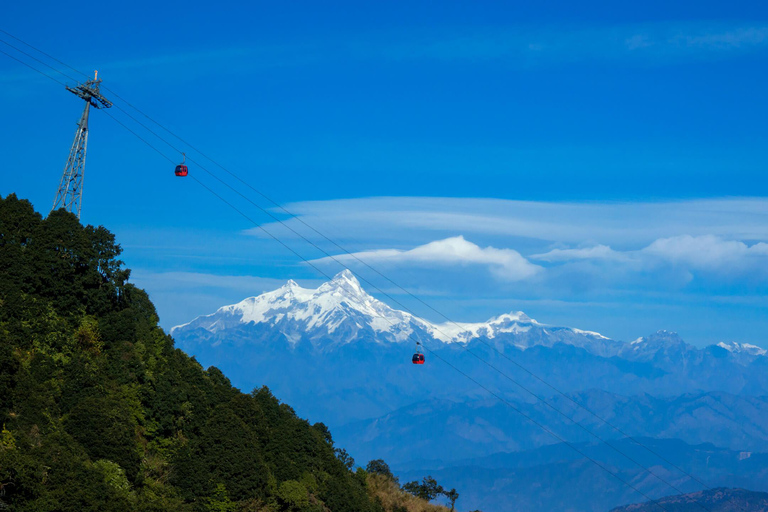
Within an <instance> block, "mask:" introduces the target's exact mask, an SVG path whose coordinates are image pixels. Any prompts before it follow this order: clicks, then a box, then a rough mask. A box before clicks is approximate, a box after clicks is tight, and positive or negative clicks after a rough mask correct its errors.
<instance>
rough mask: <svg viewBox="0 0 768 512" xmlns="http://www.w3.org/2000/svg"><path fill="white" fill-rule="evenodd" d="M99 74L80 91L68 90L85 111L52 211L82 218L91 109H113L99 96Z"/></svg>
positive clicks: (73, 88)
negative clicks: (82, 104)
mask: <svg viewBox="0 0 768 512" xmlns="http://www.w3.org/2000/svg"><path fill="white" fill-rule="evenodd" d="M99 84H101V80H99V79H98V74H96V75H94V77H93V80H88V81H87V82H85V83H83V84H78V85H77V87H69V86H67V90H68V91H69V92H71V93H73V94H75V95H77V96H78V97H79V98H81V99H83V100H85V109H83V115H82V116H81V117H80V122H78V123H77V131H76V132H75V140H74V141H72V148H71V149H70V150H69V158H67V164H66V165H65V166H64V172H63V173H62V175H61V182H59V189H58V191H57V192H56V198H55V199H54V200H53V207H52V208H51V211H53V210H56V209H58V208H64V209H65V210H67V211H68V212H72V213H74V214H75V215H77V218H78V219H79V218H80V209H81V208H82V199H83V177H84V175H85V154H86V150H87V148H88V114H89V113H90V109H91V105H93V106H94V107H96V108H109V107H111V106H112V103H111V102H110V101H109V100H107V99H106V98H105V97H104V96H102V95H101V93H100V92H99Z"/></svg>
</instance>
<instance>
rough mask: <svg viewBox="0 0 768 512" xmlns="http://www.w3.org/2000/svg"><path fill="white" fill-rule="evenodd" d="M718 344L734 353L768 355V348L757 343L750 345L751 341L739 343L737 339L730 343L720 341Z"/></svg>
mask: <svg viewBox="0 0 768 512" xmlns="http://www.w3.org/2000/svg"><path fill="white" fill-rule="evenodd" d="M717 346H718V347H720V348H724V349H725V350H727V351H728V352H731V353H733V354H749V355H751V356H764V355H768V351H767V350H765V349H763V348H760V347H758V346H756V345H750V344H749V343H737V342H735V341H732V342H730V343H723V342H720V343H718V344H717Z"/></svg>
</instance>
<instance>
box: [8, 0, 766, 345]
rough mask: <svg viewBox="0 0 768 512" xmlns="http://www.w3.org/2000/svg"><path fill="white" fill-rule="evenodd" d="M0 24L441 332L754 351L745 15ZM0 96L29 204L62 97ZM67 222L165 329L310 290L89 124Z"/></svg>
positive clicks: (453, 11) (313, 275)
mask: <svg viewBox="0 0 768 512" xmlns="http://www.w3.org/2000/svg"><path fill="white" fill-rule="evenodd" d="M0 28H2V29H4V30H6V31H8V32H11V33H12V34H14V35H16V36H18V37H20V38H22V39H24V40H25V41H27V42H29V43H31V44H33V45H35V46H37V47H39V48H41V49H43V50H45V51H46V52H48V53H51V54H53V55H54V56H56V57H57V58H59V59H61V60H62V61H64V62H67V63H68V64H70V65H72V66H74V67H75V68H77V69H81V70H84V71H86V72H91V71H92V70H93V69H99V74H100V77H101V78H103V79H104V81H105V82H104V84H105V85H106V86H107V87H109V88H110V89H111V90H112V91H114V92H116V93H117V94H119V95H120V96H121V97H123V98H125V99H126V100H128V101H129V102H131V103H132V104H134V105H136V106H138V107H139V108H140V109H141V110H142V111H144V112H145V113H147V114H149V115H150V116H152V117H153V118H154V119H156V120H158V121H160V122H161V123H163V124H164V125H165V126H167V127H168V128H169V129H171V130H172V131H173V132H175V133H177V134H178V135H180V136H181V137H183V138H184V139H185V140H187V141H189V142H191V143H192V144H193V145H195V146H196V147H198V148H200V149H202V150H203V151H204V152H205V153H206V154H208V155H209V156H212V157H213V158H214V159H216V160H217V161H218V162H219V163H221V164H223V165H225V166H226V167H227V168H228V169H230V170H232V171H234V172H235V173H237V174H238V175H239V176H241V177H242V178H243V179H245V180H246V181H247V182H249V183H250V184H252V185H253V186H255V187H256V188H257V189H258V190H259V191H261V192H263V193H264V194H266V195H267V196H268V197H270V198H271V199H273V200H274V201H275V202H277V203H278V204H280V205H282V206H283V207H284V208H286V209H287V210H289V211H290V212H291V213H294V214H297V215H300V216H301V220H302V221H304V222H306V223H308V224H310V225H312V226H314V227H317V228H318V229H320V231H322V232H323V233H324V234H326V235H328V236H329V237H330V238H332V239H333V240H335V241H338V243H340V244H341V245H342V246H343V247H344V248H346V249H349V250H351V251H354V252H359V253H361V254H359V257H360V258H362V259H364V260H365V261H367V262H368V263H370V265H372V266H374V267H376V268H377V269H379V270H381V271H382V272H383V273H385V274H386V275H387V276H390V277H391V278H392V279H393V280H394V281H396V282H397V283H398V284H400V285H402V286H404V287H406V288H407V289H409V290H411V291H413V292H414V293H416V294H418V295H419V296H421V297H423V298H424V299H425V300H426V301H428V302H429V303H430V304H433V305H434V306H435V307H436V308H437V309H439V310H440V311H441V312H443V313H445V314H446V315H447V316H448V317H450V318H451V319H453V320H457V321H460V320H484V319H487V318H488V317H490V316H492V315H496V314H500V313H502V312H505V311H509V310H523V311H525V312H526V313H528V314H529V315H531V316H533V317H534V318H536V319H538V320H539V321H542V322H546V323H553V324H565V325H571V326H575V327H581V328H585V329H590V330H597V331H600V332H602V333H604V334H606V335H608V336H611V337H615V338H618V339H625V340H629V339H633V338H635V337H637V336H641V335H644V334H648V333H649V332H653V331H655V330H657V329H668V330H675V331H678V332H680V334H681V335H683V337H684V338H686V339H687V340H688V341H690V342H692V343H695V344H698V345H701V344H706V343H713V342H717V341H740V342H750V343H755V344H758V345H761V346H768V338H766V336H765V334H764V333H765V332H768V271H766V269H767V268H768V265H767V264H768V246H767V245H765V244H766V242H768V198H767V197H766V196H768V193H766V184H768V178H767V177H766V176H768V173H767V172H766V171H767V170H768V165H766V162H768V144H767V143H768V128H766V123H765V119H767V118H768V96H767V95H766V93H765V83H766V78H768V76H767V75H768V71H766V70H768V66H767V64H768V6H766V5H765V4H764V3H762V2H728V3H724V2H701V1H699V2H643V3H642V5H641V4H637V5H635V6H627V5H624V3H618V2H579V3H574V2H539V3H535V5H534V4H533V3H528V2H526V3H522V2H520V3H514V2H472V3H468V2H440V3H436V2H386V3H385V2H376V3H374V2H323V3H317V2H313V3H304V2H293V3H291V4H286V3H284V2H253V3H251V4H249V5H247V6H243V5H240V4H238V3H230V2H217V3H216V4H215V5H213V4H211V3H209V2H206V3H197V2H187V3H165V4H159V3H157V2H154V3H148V2H144V3H142V2H138V3H133V4H132V5H131V6H130V8H127V7H126V6H125V4H122V5H121V4H106V5H104V7H103V9H102V8H99V9H91V10H88V11H86V12H82V11H80V10H77V11H75V10H73V9H71V8H69V7H68V6H66V5H59V4H58V3H53V2H50V3H46V2H42V3H38V4H36V5H35V6H34V7H29V6H28V5H25V4H23V3H18V2H17V3H15V4H14V5H10V6H6V7H4V15H3V19H2V21H0ZM2 38H3V39H5V40H7V41H8V42H11V43H13V44H15V45H17V46H20V45H19V43H18V42H16V41H13V40H12V39H10V38H8V37H7V36H2ZM0 46H1V47H2V49H3V50H4V51H8V52H9V53H13V54H14V55H17V56H19V57H20V58H22V59H24V60H27V61H29V62H30V63H31V64H34V65H35V66H37V67H42V66H41V65H40V64H38V63H36V62H34V61H30V60H29V59H28V58H26V57H25V56H23V55H19V54H17V53H15V51H14V50H13V49H11V48H9V47H7V46H5V45H3V44H2V43H0ZM20 47H22V48H24V47H23V46H20ZM24 49H25V50H27V51H29V50H28V49H27V48H24ZM38 57H40V58H43V57H42V56H39V55H38ZM50 63H51V64H52V65H54V66H56V67H59V68H62V66H60V65H58V64H56V63H55V62H50ZM62 70H64V71H66V72H67V73H68V74H70V75H71V74H73V73H72V72H70V71H69V70H66V69H64V68H62ZM47 71H48V72H49V73H53V72H51V71H50V70H47ZM58 78H59V79H60V80H62V81H64V82H67V83H70V82H71V80H69V79H68V78H66V77H62V76H59V77H58ZM112 99H114V100H115V103H116V105H118V106H121V107H122V108H124V109H126V110H128V111H129V112H131V111H130V109H129V107H128V105H126V104H125V103H124V102H122V101H120V100H118V99H117V98H115V97H113V98H112ZM0 108H2V111H3V112H4V114H5V115H4V119H5V120H6V122H5V123H3V124H2V126H1V127H0V141H1V142H0V149H2V153H3V161H4V164H3V168H2V171H0V173H2V180H0V193H1V194H3V195H5V194H7V193H9V192H16V193H17V194H18V195H20V196H22V197H26V198H29V199H30V200H32V201H33V203H34V204H35V206H36V207H37V208H38V209H39V210H41V211H43V212H46V211H47V210H48V209H49V208H50V203H51V202H52V200H53V195H54V192H55V188H56V185H57V184H58V180H59V177H60V173H61V169H62V167H63V164H64V160H65V158H66V154H67V151H68V149H69V144H70V143H71V138H72V136H73V134H74V128H75V126H74V123H75V122H76V121H77V119H78V116H79V114H80V110H81V105H80V104H79V101H78V100H77V99H76V98H75V97H74V96H72V95H71V94H69V93H67V92H66V91H65V90H64V89H63V87H62V86H61V85H59V84H56V83H55V82H52V81H50V80H49V79H47V78H45V77H43V76H40V75H38V74H36V73H34V72H33V71H31V70H29V69H28V68H25V67H24V66H22V65H21V64H19V63H17V62H15V61H13V60H11V59H9V58H7V57H6V56H5V55H0ZM109 113H110V114H112V115H113V116H114V117H116V118H117V119H119V120H121V121H122V122H124V123H126V124H128V125H130V126H131V127H132V129H135V130H136V131H137V132H138V133H139V134H140V135H141V136H142V137H145V138H146V139H147V140H148V141H150V142H151V143H152V144H153V145H155V146H156V147H157V148H158V149H160V150H161V151H162V152H163V153H165V154H166V155H168V156H169V157H170V158H171V159H173V160H174V161H175V160H177V159H179V158H180V155H179V153H178V152H177V151H175V150H174V149H171V148H169V147H168V146H166V145H165V144H164V143H163V142H162V141H159V140H157V139H155V138H154V137H153V136H152V134H149V133H147V132H146V131H144V130H143V128H141V127H140V126H137V125H136V124H135V123H133V121H132V120H131V119H129V118H127V117H126V116H125V114H124V113H123V112H121V111H119V110H117V109H116V108H113V109H111V111H110V112H109ZM133 115H137V116H138V114H136V113H133ZM11 120H12V122H10V121H11ZM145 122H146V121H145ZM169 141H170V138H169ZM172 142H173V144H174V145H175V146H177V149H182V148H183V147H184V145H183V144H181V143H180V142H178V141H176V140H173V141H172ZM185 149H186V151H187V152H188V154H189V155H190V157H192V158H193V159H194V160H195V161H196V162H198V163H202V164H203V165H205V166H206V167H208V168H209V169H210V170H211V171H214V172H215V173H216V174H217V175H219V176H220V177H221V178H222V179H225V178H226V179H228V180H230V179H229V177H228V176H227V175H226V174H225V173H224V172H223V171H221V170H220V169H218V168H216V167H215V166H213V165H211V164H209V163H208V162H206V161H205V160H204V159H202V158H200V157H199V156H198V155H197V154H195V152H194V151H192V150H191V149H188V148H185ZM190 170H191V172H192V173H193V174H194V175H195V176H196V177H198V178H199V179H200V180H201V181H203V182H205V183H206V184H207V185H208V186H211V187H212V188H214V189H215V190H216V191H217V192H218V193H220V194H222V196H224V197H225V198H226V199H227V200H229V201H231V202H232V203H233V204H234V205H235V206H236V207H237V208H239V209H241V210H242V211H243V212H244V213H246V215H248V216H249V217H250V218H251V219H253V220H254V221H255V222H256V223H257V224H259V225H263V226H264V227H265V228H266V229H268V230H270V231H271V232H273V233H274V234H276V235H278V236H279V237H280V238H281V239H282V240H284V241H285V243H287V244H288V245H289V246H291V247H292V248H293V249H294V250H295V251H296V252H298V253H299V254H301V256H302V257H304V258H306V259H307V260H312V261H314V262H315V263H314V265H316V266H317V267H318V268H319V269H321V270H322V272H323V273H326V274H333V273H334V272H336V271H338V270H339V269H340V268H341V267H342V266H343V265H347V266H349V267H350V268H351V269H352V270H353V271H355V272H357V273H358V274H359V275H360V276H361V277H362V278H363V279H367V280H370V281H371V283H372V284H373V285H375V286H378V287H380V288H381V289H382V290H384V291H386V292H387V293H392V294H393V295H397V297H398V300H401V301H402V302H403V303H404V304H406V305H408V306H409V307H412V308H413V310H414V311H415V312H416V313H418V314H422V315H423V316H425V317H427V318H430V319H432V320H441V318H439V317H437V316H436V315H435V314H434V313H433V312H430V311H428V310H426V309H425V308H424V307H423V306H422V305H420V304H418V303H417V302H415V301H413V300H412V299H410V298H408V297H406V296H403V295H402V291H401V290H398V289H396V288H393V287H392V285H391V283H388V282H386V281H382V280H381V279H376V277H377V276H376V275H375V274H373V273H372V272H371V271H370V269H367V268H365V267H361V266H360V265H359V264H356V261H355V260H349V258H347V261H342V262H341V264H340V263H338V262H336V261H333V260H328V259H327V258H326V259H323V258H324V257H325V256H326V255H325V252H327V253H330V254H332V255H336V254H338V253H339V252H340V251H339V250H338V248H337V247H335V246H333V245H330V244H328V243H327V242H326V241H325V240H323V239H322V238H319V237H317V235H316V234H315V233H313V232H311V231H308V230H307V229H306V227H305V226H304V225H303V224H302V223H300V222H298V221H297V220H296V219H293V220H290V219H289V216H288V215H286V214H285V212H283V211H280V210H279V209H276V208H275V207H274V205H272V204H270V203H268V202H267V201H265V200H264V199H263V197H261V196H259V195H257V194H255V193H254V192H252V191H251V190H249V189H246V188H244V187H243V186H242V185H241V184H238V183H237V182H235V181H232V180H230V182H231V184H232V185H233V186H234V187H235V188H236V189H238V190H240V191H241V192H242V193H243V194H245V195H247V196H249V198H251V199H252V200H253V201H254V202H256V203H258V204H260V205H261V206H263V207H265V208H272V210H271V211H272V212H273V215H275V216H276V217H278V218H280V219H281V220H286V221H287V224H288V225H289V226H292V227H294V228H295V229H296V230H297V231H299V232H301V233H302V234H303V235H305V236H306V237H308V238H310V239H311V240H312V241H313V242H314V243H316V244H317V245H318V246H319V247H320V249H321V250H318V249H317V248H315V247H312V246H310V245H309V244H307V243H306V242H305V241H304V240H301V239H300V238H298V237H296V236H295V234H293V233H291V232H290V231H288V230H286V229H285V227H284V226H282V225H279V224H275V223H274V221H273V220H272V219H271V218H270V217H269V216H267V215H265V214H264V213H263V212H261V211H260V210H259V209H257V208H255V207H254V206H253V205H251V204H249V203H248V202H245V201H244V200H243V199H242V198H240V197H238V196H237V195H235V194H234V193H233V192H232V191H231V190H228V189H226V188H224V187H222V186H221V185H220V184H219V183H217V182H216V181H215V180H213V179H212V178H211V177H210V176H208V175H207V174H205V173H204V172H203V171H202V170H201V169H200V168H199V165H197V164H195V163H193V164H192V165H191V166H190ZM83 220H84V221H85V222H89V223H94V224H104V225H106V226H107V227H109V228H110V229H111V230H113V231H114V232H115V233H117V235H118V237H119V240H120V241H121V242H122V244H123V247H124V249H125V253H124V259H125V261H126V263H127V265H128V266H129V267H131V268H132V269H134V280H135V281H136V282H137V283H138V284H139V285H141V286H143V287H145V288H146V289H147V290H149V292H150V294H151V295H152V297H153V299H154V300H155V302H156V304H157V306H158V309H159V311H160V314H161V321H162V323H163V325H165V326H167V327H170V326H172V325H175V324H177V323H182V322H185V321H187V320H189V319H191V318H192V317H194V316H196V315H198V314H203V313H208V312H211V311H212V310H213V309H215V308H216V307H218V306H221V305H223V304H226V303H231V302H234V301H237V300H240V299H242V298H244V297H246V296H249V295H254V294H257V293H260V292H262V291H264V290H268V289H271V288H274V287H276V286H278V285H279V284H281V282H282V281H283V280H285V279H288V278H293V279H296V280H298V281H299V282H300V283H302V284H305V285H307V286H315V285H317V284H318V283H320V282H321V281H322V280H324V279H325V278H324V276H323V275H322V274H320V273H318V272H317V271H316V270H314V269H313V268H312V267H310V266H308V265H306V264H304V263H302V262H301V260H300V259H299V258H297V257H296V256H295V255H294V254H292V253H291V252H289V251H287V250H286V249H285V248H284V247H282V246H280V245H279V244H277V243H275V242H274V241H273V240H270V239H269V238H268V237H265V236H264V235H263V233H262V234H259V232H258V230H256V231H254V230H253V228H254V225H253V224H251V223H250V222H249V221H247V220H246V219H244V218H243V217H241V216H240V215H238V214H237V213H235V212H233V211H232V210H231V209H229V208H228V207H227V206H226V205H224V204H222V203H221V202H219V200H218V199H216V198H215V197H213V196H211V195H210V194H209V193H208V192H207V191H206V190H204V189H202V188H201V187H200V186H199V185H197V184H196V183H195V182H193V181H191V180H180V179H176V178H174V177H173V176H172V165H171V164H170V163H169V162H168V161H167V160H165V159H164V158H163V157H161V156H160V155H158V154H157V153H156V152H154V151H153V150H152V149H150V148H148V147H147V146H145V145H144V144H143V143H142V142H141V141H139V140H138V139H136V138H135V137H134V136H133V135H131V134H130V133H128V132H127V131H125V130H124V129H123V128H122V127H120V126H119V125H118V124H116V123H115V122H114V121H113V120H112V119H110V118H109V117H107V116H105V115H104V114H103V113H102V112H96V113H94V115H93V116H92V121H91V134H90V140H89V148H88V163H87V169H86V183H85V195H84V206H83ZM337 259H339V258H337ZM368 288H369V289H370V288H371V286H368ZM379 296H380V297H381V295H379Z"/></svg>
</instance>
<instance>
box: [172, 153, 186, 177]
mask: <svg viewBox="0 0 768 512" xmlns="http://www.w3.org/2000/svg"><path fill="white" fill-rule="evenodd" d="M181 156H182V160H181V163H180V164H179V165H177V166H176V171H175V174H176V176H186V175H187V174H189V169H187V166H186V165H184V162H186V161H187V155H185V154H184V153H182V154H181Z"/></svg>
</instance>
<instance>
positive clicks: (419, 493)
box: [402, 476, 445, 501]
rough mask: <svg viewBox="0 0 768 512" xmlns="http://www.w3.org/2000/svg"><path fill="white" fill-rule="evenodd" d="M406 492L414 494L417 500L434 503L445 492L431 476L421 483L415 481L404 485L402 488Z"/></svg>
mask: <svg viewBox="0 0 768 512" xmlns="http://www.w3.org/2000/svg"><path fill="white" fill-rule="evenodd" d="M402 489H403V490H404V491H405V492H407V493H410V494H413V495H414V496H416V497H417V498H421V499H423V500H427V501H432V500H433V499H435V498H437V497H438V496H439V495H440V494H443V493H444V492H445V491H444V489H443V487H442V486H441V485H438V483H437V481H436V480H435V479H434V478H432V477H431V476H425V477H424V478H423V479H422V480H421V483H419V482H418V481H416V480H414V481H413V482H408V483H406V484H405V485H403V488H402Z"/></svg>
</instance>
